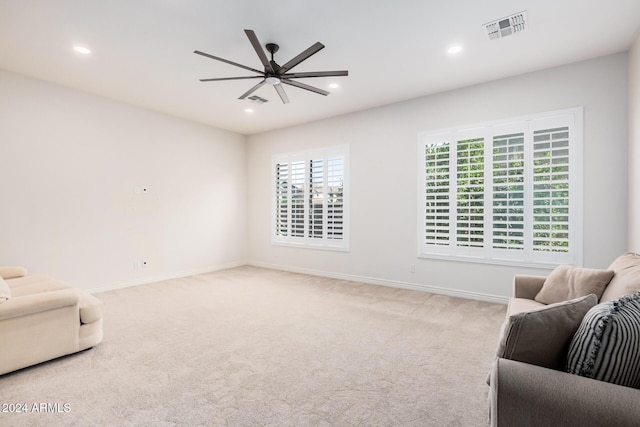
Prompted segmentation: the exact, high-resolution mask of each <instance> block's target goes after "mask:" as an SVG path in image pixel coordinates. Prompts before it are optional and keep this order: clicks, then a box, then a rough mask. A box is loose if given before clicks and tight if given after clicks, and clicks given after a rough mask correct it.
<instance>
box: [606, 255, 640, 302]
mask: <svg viewBox="0 0 640 427" xmlns="http://www.w3.org/2000/svg"><path fill="white" fill-rule="evenodd" d="M609 270H613V271H615V276H613V279H611V283H609V285H608V286H607V288H606V289H605V290H604V292H603V293H602V297H601V298H600V302H605V301H615V300H617V299H619V298H621V297H623V296H624V295H630V294H634V293H636V292H638V291H640V255H638V254H636V253H633V252H627V253H626V254H624V255H621V256H619V257H618V258H616V260H615V261H613V263H611V265H610V266H609Z"/></svg>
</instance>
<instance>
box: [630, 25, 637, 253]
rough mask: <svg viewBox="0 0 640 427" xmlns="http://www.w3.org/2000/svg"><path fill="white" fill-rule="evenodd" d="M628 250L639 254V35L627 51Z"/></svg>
mask: <svg viewBox="0 0 640 427" xmlns="http://www.w3.org/2000/svg"><path fill="white" fill-rule="evenodd" d="M629 250H630V251H634V252H640V33H638V36H637V37H636V41H635V43H634V44H633V46H632V47H631V49H630V50H629Z"/></svg>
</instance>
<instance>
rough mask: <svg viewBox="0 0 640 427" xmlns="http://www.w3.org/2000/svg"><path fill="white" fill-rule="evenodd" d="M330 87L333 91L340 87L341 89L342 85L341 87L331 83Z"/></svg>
mask: <svg viewBox="0 0 640 427" xmlns="http://www.w3.org/2000/svg"><path fill="white" fill-rule="evenodd" d="M329 87H330V88H331V89H337V88H339V87H340V85H339V84H338V83H329Z"/></svg>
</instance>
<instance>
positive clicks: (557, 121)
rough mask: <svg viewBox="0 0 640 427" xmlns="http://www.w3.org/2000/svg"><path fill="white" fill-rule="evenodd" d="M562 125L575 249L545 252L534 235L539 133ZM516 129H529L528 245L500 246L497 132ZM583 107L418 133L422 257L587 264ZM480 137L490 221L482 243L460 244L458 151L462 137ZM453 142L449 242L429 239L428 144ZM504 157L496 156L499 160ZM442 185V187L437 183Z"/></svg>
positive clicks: (543, 265)
mask: <svg viewBox="0 0 640 427" xmlns="http://www.w3.org/2000/svg"><path fill="white" fill-rule="evenodd" d="M554 125H558V127H559V126H560V125H562V127H564V126H567V127H568V128H569V129H568V131H569V137H568V140H569V142H568V149H569V162H568V169H569V172H568V174H569V180H568V182H569V183H570V185H569V190H568V191H569V192H570V194H569V205H568V212H569V213H568V216H569V220H568V224H569V225H568V228H569V230H568V242H569V252H568V253H564V252H554V251H549V252H547V251H541V250H534V249H533V240H534V228H533V227H534V223H536V222H535V221H534V220H533V216H534V206H533V200H534V187H533V173H534V168H535V166H534V158H533V149H534V148H533V137H534V132H535V131H536V130H538V131H539V130H540V129H552V128H551V127H550V126H554ZM514 132H524V135H523V137H524V160H523V161H524V162H525V165H524V176H523V179H524V183H523V187H524V214H523V215H524V221H523V223H524V240H525V244H524V245H525V248H524V249H522V250H516V249H499V248H494V247H493V246H494V245H495V244H494V243H493V239H494V237H495V234H494V221H493V216H494V207H495V205H494V198H493V194H494V191H493V187H494V186H495V185H496V184H495V182H496V181H497V180H496V179H495V178H494V151H493V150H494V142H495V141H494V137H500V136H505V135H508V134H510V133H514ZM583 132H584V131H583V107H575V108H568V109H563V110H556V111H550V112H545V113H538V114H531V115H527V116H521V117H515V118H509V119H502V120H493V121H489V122H483V123H478V124H473V125H466V126H455V127H450V128H446V129H438V130H432V131H424V132H419V133H418V144H417V145H418V150H417V151H418V162H417V163H418V206H417V213H418V215H417V226H418V242H417V246H418V257H419V258H433V259H442V260H456V261H465V262H477V263H488V264H497V265H515V266H523V267H535V268H553V267H554V266H556V265H558V264H572V265H582V259H583V236H582V235H583V221H584V216H583V203H584V189H583V187H584V180H583V177H584V171H583V168H584V166H583V165H584V163H583V150H584V135H583ZM476 137H482V138H484V221H483V223H484V225H483V237H484V240H485V245H484V247H482V248H473V247H460V246H457V244H456V242H457V241H456V224H455V223H456V208H457V200H458V198H457V195H458V193H457V191H456V190H457V189H456V186H457V179H458V177H457V174H458V171H457V163H456V158H455V154H452V153H454V152H456V151H457V145H458V143H459V142H461V141H464V140H465V139H471V138H476ZM445 140H447V141H448V144H449V148H448V150H449V158H448V162H449V163H448V180H449V186H448V193H447V194H448V214H447V215H448V226H447V227H446V228H447V229H448V231H449V240H448V244H446V245H435V244H432V245H430V244H427V243H426V240H427V237H426V236H427V231H428V229H427V227H428V226H427V222H426V221H427V201H428V199H427V198H428V193H427V182H426V178H427V175H428V174H427V163H426V162H427V158H426V149H427V147H428V146H432V144H434V143H436V142H437V141H441V143H443V144H446V143H447V142H445ZM498 162H499V161H495V163H498ZM436 188H437V187H436Z"/></svg>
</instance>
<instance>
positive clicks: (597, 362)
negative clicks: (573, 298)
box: [567, 292, 640, 388]
mask: <svg viewBox="0 0 640 427" xmlns="http://www.w3.org/2000/svg"><path fill="white" fill-rule="evenodd" d="M567 372H570V373H572V374H577V375H580V376H583V377H587V378H593V379H596V380H601V381H606V382H610V383H613V384H618V385H623V386H627V387H634V388H640V292H637V293H635V294H633V295H626V296H623V297H622V298H620V299H619V300H617V301H607V302H604V303H600V304H598V305H597V306H595V307H593V308H592V309H591V310H589V312H588V313H587V314H586V315H585V317H584V319H583V321H582V323H581V325H580V328H579V329H578V331H577V332H576V334H575V336H574V337H573V339H572V340H571V345H570V347H569V351H568V354H567Z"/></svg>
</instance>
